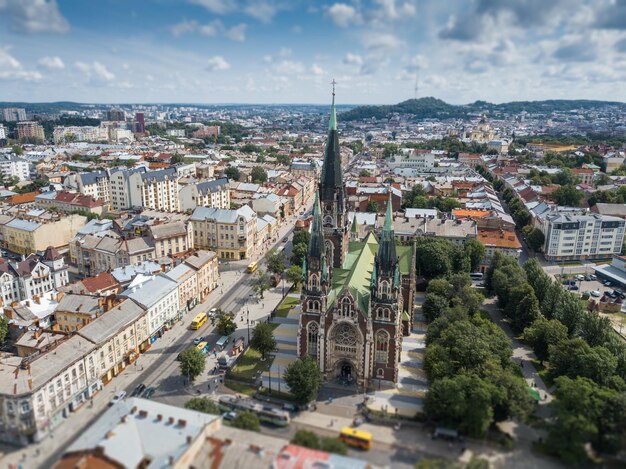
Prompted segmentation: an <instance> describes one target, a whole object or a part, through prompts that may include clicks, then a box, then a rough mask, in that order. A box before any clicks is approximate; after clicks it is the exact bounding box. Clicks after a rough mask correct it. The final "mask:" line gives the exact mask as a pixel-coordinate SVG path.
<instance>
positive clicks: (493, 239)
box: [477, 229, 522, 271]
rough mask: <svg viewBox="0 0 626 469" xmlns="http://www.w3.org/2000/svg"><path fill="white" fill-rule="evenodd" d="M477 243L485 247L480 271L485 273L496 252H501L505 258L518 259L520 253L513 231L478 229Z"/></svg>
mask: <svg viewBox="0 0 626 469" xmlns="http://www.w3.org/2000/svg"><path fill="white" fill-rule="evenodd" d="M477 239H478V241H480V242H481V243H482V244H483V246H485V257H484V258H483V260H482V264H481V270H482V271H486V270H487V268H488V267H489V265H491V260H492V259H493V256H494V254H495V253H496V252H501V253H502V254H504V255H505V256H509V257H514V258H515V259H519V256H520V254H521V252H522V244H521V243H520V242H519V239H517V234H516V233H515V230H504V229H499V230H491V229H479V230H478V237H477Z"/></svg>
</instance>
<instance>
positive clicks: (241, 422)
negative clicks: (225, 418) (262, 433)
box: [231, 410, 261, 432]
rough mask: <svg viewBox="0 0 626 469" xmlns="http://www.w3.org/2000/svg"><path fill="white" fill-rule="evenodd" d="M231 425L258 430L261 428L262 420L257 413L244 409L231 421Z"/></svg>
mask: <svg viewBox="0 0 626 469" xmlns="http://www.w3.org/2000/svg"><path fill="white" fill-rule="evenodd" d="M231 425H232V426H233V427H235V428H241V429H242V430H252V431H255V432H258V431H259V430H261V422H259V418H258V417H257V416H256V414H253V413H252V412H249V411H247V410H243V411H241V412H239V413H238V414H237V417H235V418H234V419H233V420H232V421H231Z"/></svg>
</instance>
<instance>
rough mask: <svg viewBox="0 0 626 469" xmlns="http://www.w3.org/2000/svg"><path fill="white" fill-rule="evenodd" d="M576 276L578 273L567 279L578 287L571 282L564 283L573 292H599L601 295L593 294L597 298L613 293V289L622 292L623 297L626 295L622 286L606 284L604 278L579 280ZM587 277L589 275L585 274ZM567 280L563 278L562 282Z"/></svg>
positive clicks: (564, 286)
mask: <svg viewBox="0 0 626 469" xmlns="http://www.w3.org/2000/svg"><path fill="white" fill-rule="evenodd" d="M576 277H577V276H576V275H573V276H571V277H570V278H568V279H567V281H569V282H574V285H575V286H576V287H577V288H576V289H574V288H573V287H572V286H571V284H570V285H567V284H564V285H563V288H567V289H568V290H570V291H571V292H572V293H578V294H580V295H582V294H583V293H585V292H599V295H598V294H597V293H596V294H595V295H593V294H592V295H591V296H593V297H596V298H597V297H600V296H602V295H603V294H604V293H609V294H612V293H613V291H617V292H619V293H621V294H622V295H623V296H622V298H625V297H626V295H625V294H624V291H623V289H622V288H620V287H617V286H614V285H604V282H603V281H602V279H598V280H591V279H590V280H579V278H576ZM585 277H586V278H589V276H585ZM565 281H566V280H561V283H563V282H565Z"/></svg>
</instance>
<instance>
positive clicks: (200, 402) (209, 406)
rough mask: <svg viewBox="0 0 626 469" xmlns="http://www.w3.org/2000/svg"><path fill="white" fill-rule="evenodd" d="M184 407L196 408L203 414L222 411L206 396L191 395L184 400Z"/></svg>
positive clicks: (218, 413)
mask: <svg viewBox="0 0 626 469" xmlns="http://www.w3.org/2000/svg"><path fill="white" fill-rule="evenodd" d="M185 409H191V410H197V411H198V412H204V413H205V414H215V415H220V414H221V413H222V411H221V410H220V407H219V406H218V405H217V403H215V402H214V401H212V400H211V399H209V398H207V397H192V398H191V399H189V400H188V401H187V402H185Z"/></svg>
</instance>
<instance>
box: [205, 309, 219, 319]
mask: <svg viewBox="0 0 626 469" xmlns="http://www.w3.org/2000/svg"><path fill="white" fill-rule="evenodd" d="M216 314H217V308H211V309H210V310H209V312H208V313H207V316H209V317H210V318H212V317H213V316H215V315H216Z"/></svg>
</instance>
